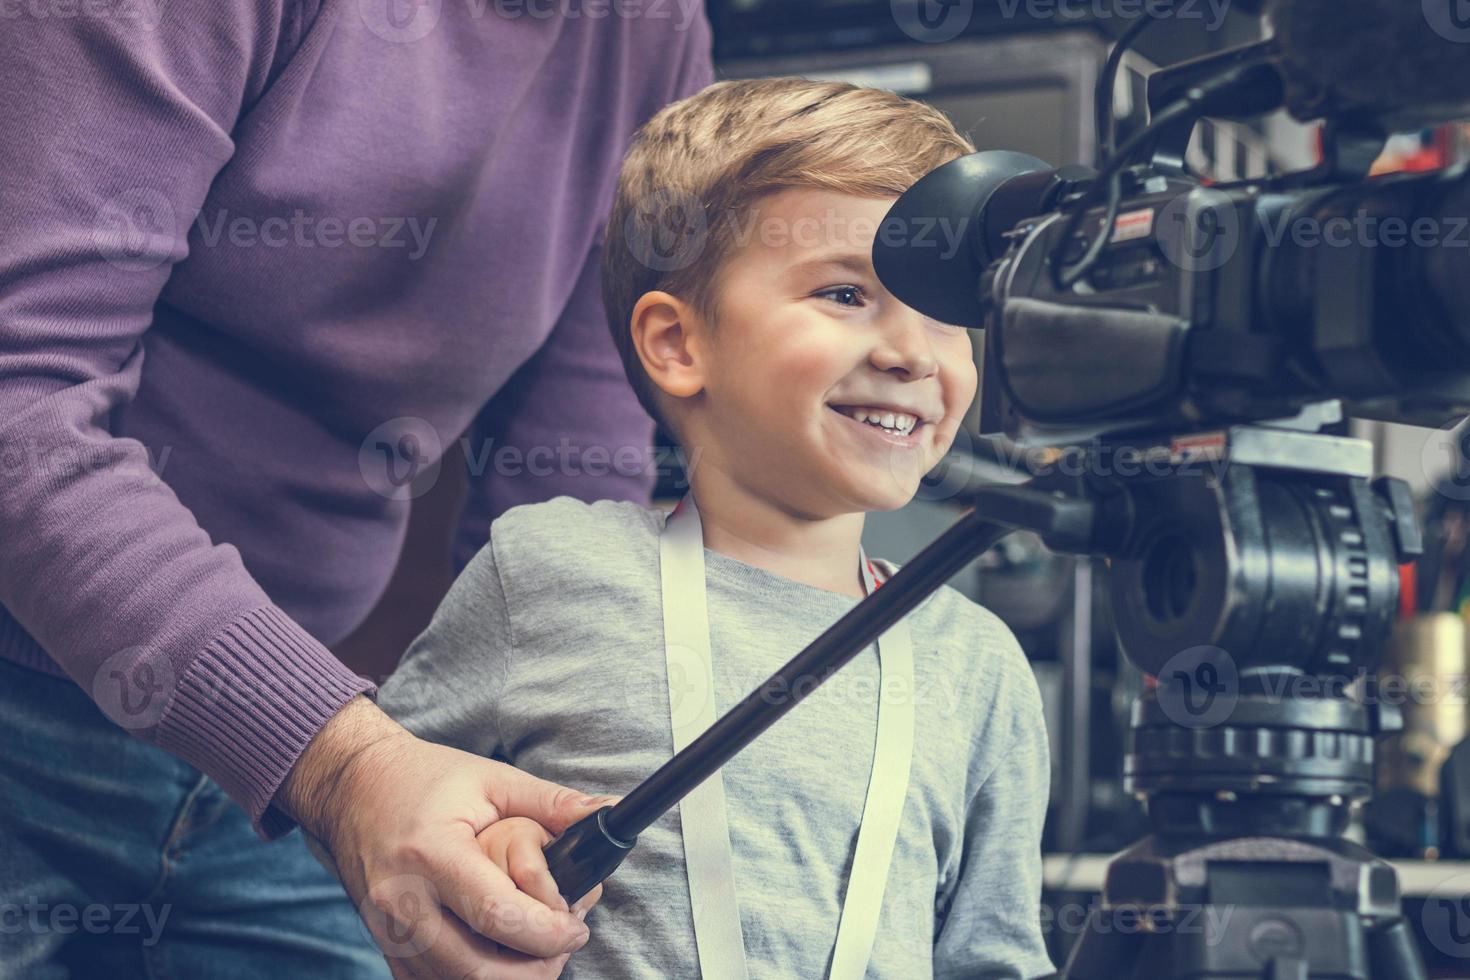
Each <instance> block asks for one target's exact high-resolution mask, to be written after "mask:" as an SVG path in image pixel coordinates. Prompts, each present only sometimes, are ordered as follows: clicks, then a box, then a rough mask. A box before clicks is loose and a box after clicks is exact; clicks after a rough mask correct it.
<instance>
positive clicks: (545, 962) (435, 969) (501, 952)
mask: <svg viewBox="0 0 1470 980" xmlns="http://www.w3.org/2000/svg"><path fill="white" fill-rule="evenodd" d="M445 919H446V925H445V928H444V930H443V931H442V932H441V933H440V934H439V937H438V941H437V942H435V943H434V945H433V946H431V947H429V948H428V949H426V950H424V952H423V953H421V954H420V955H418V956H416V957H414V958H413V960H412V961H411V962H410V964H408V965H411V966H412V968H413V970H414V971H416V972H414V973H413V974H411V975H412V976H414V977H419V976H422V977H465V978H476V980H554V978H556V977H559V976H561V971H562V968H563V967H565V966H566V963H567V959H568V957H570V955H571V954H570V953H562V954H560V955H558V956H552V957H548V958H546V959H538V958H537V957H534V956H527V955H526V954H524V953H519V952H516V951H515V950H513V949H505V948H502V947H500V946H498V945H497V944H496V943H494V942H492V941H491V940H488V939H485V938H484V937H483V936H480V935H477V934H476V933H474V932H473V931H472V930H470V928H469V927H468V926H466V925H465V924H464V923H463V922H458V921H455V920H454V918H453V917H452V916H446V917H445ZM407 975H408V974H406V976H407Z"/></svg>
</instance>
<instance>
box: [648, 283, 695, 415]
mask: <svg viewBox="0 0 1470 980" xmlns="http://www.w3.org/2000/svg"><path fill="white" fill-rule="evenodd" d="M632 320H633V323H632V330H633V349H634V350H636V351H637V352H638V359H639V360H640V361H642V362H643V370H644V371H646V372H647V373H648V377H649V378H650V380H652V381H653V383H654V384H656V385H658V387H659V388H661V389H662V390H663V391H664V392H665V393H667V394H668V395H670V396H672V397H674V398H689V397H692V396H694V395H697V394H699V392H700V391H702V390H703V389H704V368H705V365H704V358H703V352H702V348H701V346H700V343H701V341H702V340H703V338H702V337H700V336H699V335H698V330H697V325H698V324H699V322H700V321H699V315H698V314H697V313H696V312H695V311H694V308H693V307H691V306H690V305H689V304H688V303H685V302H684V301H683V300H681V299H679V298H678V297H677V296H674V295H673V294H672V293H665V292H662V291H660V290H654V291H652V292H647V293H644V294H643V295H642V296H641V297H640V298H639V300H638V302H637V304H636V305H635V306H634V307H633V317H632Z"/></svg>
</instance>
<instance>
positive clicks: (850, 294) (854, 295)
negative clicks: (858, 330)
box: [815, 286, 863, 306]
mask: <svg viewBox="0 0 1470 980" xmlns="http://www.w3.org/2000/svg"><path fill="white" fill-rule="evenodd" d="M815 295H817V296H823V297H827V298H829V299H831V300H832V302H834V303H837V304H838V305H840V306H861V305H862V301H863V291H862V289H861V287H858V286H833V287H832V288H831V289H824V290H822V291H821V292H819V293H816V294H815Z"/></svg>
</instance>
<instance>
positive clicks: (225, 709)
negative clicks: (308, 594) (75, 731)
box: [154, 606, 377, 840]
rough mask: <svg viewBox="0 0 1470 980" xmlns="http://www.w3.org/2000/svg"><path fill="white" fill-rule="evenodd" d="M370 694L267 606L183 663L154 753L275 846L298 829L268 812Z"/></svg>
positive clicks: (369, 686) (364, 682)
mask: <svg viewBox="0 0 1470 980" xmlns="http://www.w3.org/2000/svg"><path fill="white" fill-rule="evenodd" d="M358 694H366V695H368V696H369V697H375V696H376V695H377V688H376V687H375V686H374V685H373V683H372V682H371V681H369V680H368V679H367V678H365V677H359V676H358V675H356V674H354V673H353V672H352V671H351V670H349V669H348V668H347V667H345V666H343V664H342V662H341V661H339V660H338V659H337V658H336V657H334V656H332V654H331V652H330V651H329V650H327V648H326V647H324V646H322V645H321V644H320V643H319V642H317V641H316V640H315V639H313V638H312V637H311V635H310V634H308V633H307V632H306V631H305V630H303V629H302V628H301V627H300V626H298V625H297V624H296V623H295V622H294V621H293V620H292V619H291V618H290V617H289V616H287V615H286V614H285V613H283V612H281V610H279V609H277V608H275V607H274V606H267V607H265V608H262V609H256V610H253V611H251V612H248V613H246V614H245V615H243V616H241V617H239V618H238V619H236V620H235V621H234V622H233V623H231V624H230V625H229V626H227V627H226V628H225V629H224V630H223V631H221V633H220V634H219V636H217V637H216V638H215V639H214V641H213V642H211V643H210V644H209V645H208V646H207V647H205V649H204V652H203V653H201V654H200V655H199V656H198V657H196V658H195V659H194V660H193V661H191V662H190V664H189V666H188V668H187V670H186V671H185V673H184V675H183V677H182V678H181V679H180V681H179V683H178V685H177V688H176V694H175V697H174V698H173V699H172V701H171V703H170V705H169V707H168V710H167V711H165V712H164V715H163V717H162V718H161V719H160V720H159V723H158V729H157V732H156V733H155V738H154V741H155V742H156V743H157V744H158V746H159V747H160V748H163V749H165V750H166V751H168V752H170V753H172V754H174V755H176V756H178V757H179V758H181V759H183V760H184V761H185V762H187V763H189V764H190V765H192V766H194V767H195V768H197V769H201V770H203V771H204V772H206V773H208V774H209V775H210V776H212V777H214V780H215V782H217V783H219V785H220V787H221V788H222V789H224V791H225V792H226V793H228V794H229V795H230V797H231V798H232V799H234V800H235V802H237V803H239V804H240V806H242V807H244V808H245V811H246V812H247V813H249V814H250V819H251V821H252V822H253V823H254V825H255V830H256V833H258V834H260V836H261V837H262V838H264V839H266V840H272V839H274V838H276V837H280V836H282V835H283V834H286V833H288V832H289V831H290V830H291V829H292V828H293V827H295V826H296V823H295V821H294V820H292V819H291V818H290V817H289V816H287V815H286V813H285V812H283V811H282V810H280V809H279V808H277V807H274V806H271V798H272V797H274V796H275V794H276V790H277V789H278V788H279V787H280V785H281V782H282V780H284V779H285V778H286V773H287V772H289V771H290V769H291V767H292V766H293V765H295V763H296V760H297V759H298V758H299V757H300V756H301V753H302V751H304V750H305V748H306V745H307V743H308V742H310V741H311V740H312V738H313V737H314V736H315V735H316V733H317V732H318V731H320V730H321V728H322V726H323V725H324V724H326V722H327V719H329V718H331V717H332V715H334V714H336V713H337V711H338V710H339V709H340V708H341V707H342V706H343V705H345V704H346V703H347V702H348V701H350V700H352V699H353V698H354V697H355V696H357V695H358Z"/></svg>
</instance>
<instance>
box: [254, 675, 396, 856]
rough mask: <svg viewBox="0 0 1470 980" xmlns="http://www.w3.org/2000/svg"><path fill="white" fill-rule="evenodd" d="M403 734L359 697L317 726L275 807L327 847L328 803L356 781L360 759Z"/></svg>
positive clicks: (386, 717)
mask: <svg viewBox="0 0 1470 980" xmlns="http://www.w3.org/2000/svg"><path fill="white" fill-rule="evenodd" d="M401 737H410V738H411V737H412V736H411V735H409V733H408V730H407V729H405V728H404V727H403V726H402V725H400V724H398V722H396V721H394V720H393V719H392V718H389V717H388V715H387V714H386V713H385V712H384V711H383V710H382V709H381V708H379V707H378V706H377V705H376V704H374V703H373V702H372V701H370V700H368V699H367V698H365V697H363V696H362V695H358V696H357V697H355V698H353V699H352V700H351V701H349V702H347V704H345V705H343V707H342V710H341V711H338V712H337V713H336V714H335V715H333V716H332V717H331V719H329V720H328V721H327V723H326V724H325V725H323V726H322V729H321V731H319V732H317V734H316V736H315V737H314V738H313V739H312V740H311V742H310V743H309V744H308V745H307V746H306V750H305V751H303V752H302V753H301V757H300V758H299V759H297V760H296V764H295V765H294V766H293V767H292V768H291V771H290V773H289V774H287V776H286V778H285V780H284V781H283V782H282V783H281V788H280V790H279V791H278V792H277V793H276V797H275V803H276V805H277V806H279V807H280V808H281V809H283V810H285V811H286V812H287V813H289V814H290V815H291V816H292V817H294V818H295V819H296V822H297V823H299V824H301V826H302V827H303V828H304V829H305V830H306V831H307V832H309V833H310V834H311V835H312V836H314V837H316V838H318V839H320V840H322V841H323V842H325V843H327V844H329V845H330V843H331V841H330V839H329V837H328V836H327V829H326V827H325V826H324V824H325V818H326V815H327V814H328V813H330V812H333V810H334V808H333V802H332V801H333V797H334V796H336V795H337V794H338V791H339V790H341V789H342V788H344V786H345V785H346V784H348V783H350V781H351V780H352V779H353V778H354V777H355V776H356V775H357V771H358V770H359V768H360V766H359V765H358V763H360V762H361V757H362V756H363V755H364V753H367V752H369V750H371V749H373V748H374V747H376V746H380V745H381V744H382V743H384V742H387V741H390V740H392V739H395V738H401Z"/></svg>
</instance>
